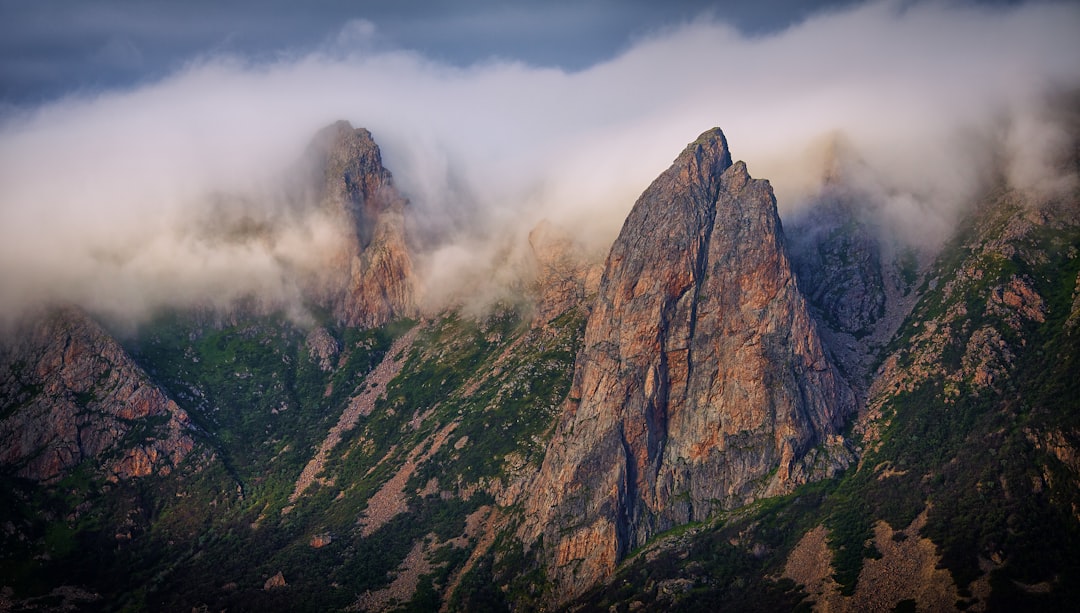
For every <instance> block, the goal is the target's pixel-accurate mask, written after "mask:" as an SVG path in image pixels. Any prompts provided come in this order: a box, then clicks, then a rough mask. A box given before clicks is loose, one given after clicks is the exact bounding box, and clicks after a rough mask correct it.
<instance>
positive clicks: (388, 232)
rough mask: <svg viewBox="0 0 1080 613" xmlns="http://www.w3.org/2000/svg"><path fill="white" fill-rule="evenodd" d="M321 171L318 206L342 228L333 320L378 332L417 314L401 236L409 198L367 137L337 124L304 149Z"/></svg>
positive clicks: (409, 264) (408, 258)
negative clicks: (323, 208)
mask: <svg viewBox="0 0 1080 613" xmlns="http://www.w3.org/2000/svg"><path fill="white" fill-rule="evenodd" d="M309 153H311V154H312V155H313V156H314V158H315V163H316V164H317V165H318V167H319V168H321V172H322V174H321V184H320V187H319V190H320V192H319V198H320V202H321V203H322V206H324V207H326V208H327V209H328V210H329V211H330V212H331V214H332V215H334V216H335V217H336V218H337V219H338V221H339V223H340V224H341V225H342V230H343V232H344V233H345V237H346V239H347V240H346V244H345V248H344V252H343V253H342V254H341V257H340V258H339V260H340V268H341V269H342V270H341V273H342V274H341V279H342V283H341V285H342V287H341V288H340V289H339V291H337V292H335V297H334V298H333V299H332V302H333V310H334V313H335V315H336V316H337V318H338V320H339V321H340V322H341V323H343V324H345V325H349V326H361V327H368V328H370V327H376V326H379V325H382V324H385V323H387V322H389V321H391V320H392V319H394V318H397V317H408V316H410V315H412V314H414V313H415V311H416V299H415V287H414V282H415V279H414V275H413V264H412V255H411V253H410V251H409V247H408V241H407V240H406V236H405V209H406V207H407V205H408V201H407V200H406V198H405V197H404V196H403V195H402V194H401V192H399V191H398V190H397V188H396V187H395V186H394V181H393V175H391V173H390V171H389V170H387V169H386V168H385V167H384V166H383V163H382V154H381V152H380V151H379V146H378V145H377V144H375V140H374V138H373V137H372V135H371V133H370V132H368V131H367V130H365V129H363V128H353V127H352V125H351V124H350V123H349V122H347V121H338V122H335V123H333V124H331V125H330V126H327V127H326V128H323V129H322V130H321V131H319V133H318V134H317V135H316V136H315V138H314V140H313V142H312V145H311V147H310V148H309Z"/></svg>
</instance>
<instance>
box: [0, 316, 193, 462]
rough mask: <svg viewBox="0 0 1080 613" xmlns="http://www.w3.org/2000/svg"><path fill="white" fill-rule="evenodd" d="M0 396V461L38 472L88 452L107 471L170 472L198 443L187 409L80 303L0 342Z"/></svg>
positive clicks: (80, 458) (79, 459) (70, 460)
mask: <svg viewBox="0 0 1080 613" xmlns="http://www.w3.org/2000/svg"><path fill="white" fill-rule="evenodd" d="M0 403H2V406H0V467H2V469H3V470H4V472H9V473H11V474H15V475H17V476H19V477H24V478H27V479H32V480H35V481H44V482H50V481H55V480H56V479H59V478H60V477H62V476H63V475H64V474H66V473H67V471H68V470H70V469H71V468H73V467H74V466H76V465H77V464H79V463H80V462H82V461H83V460H84V459H87V458H99V459H101V460H102V462H101V468H102V470H103V471H104V475H105V476H106V478H110V479H125V478H128V477H142V476H146V475H149V474H152V473H164V474H167V473H168V472H169V471H171V470H172V468H173V467H174V466H176V465H177V464H178V463H179V462H180V461H181V460H183V459H184V457H185V456H186V455H187V454H188V452H190V451H191V450H192V447H193V446H194V441H193V440H192V438H191V436H190V433H189V427H188V426H189V420H188V416H187V413H185V412H184V411H183V409H181V408H180V407H178V406H177V405H176V403H174V402H173V401H172V400H170V399H169V398H168V397H166V395H165V394H164V393H163V392H162V391H161V389H160V388H158V387H157V386H155V385H153V384H152V383H151V382H150V381H149V379H148V377H147V376H146V374H145V373H144V372H143V371H142V370H141V369H139V367H138V366H136V365H135V363H134V362H132V360H131V359H130V358H129V357H128V355H127V354H126V353H125V352H124V350H123V349H122V348H121V347H120V345H118V344H117V343H116V341H115V340H113V339H112V337H110V336H109V335H108V334H107V333H106V332H105V331H104V330H102V329H101V327H100V326H98V325H97V324H96V323H95V322H94V321H92V320H91V319H90V318H89V317H87V316H86V315H84V314H83V313H82V312H80V311H78V310H77V309H74V308H66V309H61V310H57V311H55V312H52V313H50V314H48V315H46V316H44V317H42V318H41V319H40V320H39V321H37V322H36V323H34V324H33V325H32V326H30V327H29V328H28V330H27V331H26V332H25V333H24V334H21V335H20V336H19V338H18V340H17V341H15V342H14V343H12V344H11V345H10V346H7V347H4V348H3V349H0ZM129 434H130V435H132V437H133V438H130V439H129V438H128V435H129Z"/></svg>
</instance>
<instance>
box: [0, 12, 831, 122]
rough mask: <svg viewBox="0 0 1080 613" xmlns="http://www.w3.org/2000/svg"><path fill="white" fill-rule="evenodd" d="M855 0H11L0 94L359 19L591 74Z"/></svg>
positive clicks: (482, 57) (34, 95)
mask: <svg viewBox="0 0 1080 613" xmlns="http://www.w3.org/2000/svg"><path fill="white" fill-rule="evenodd" d="M849 4H852V2H851V0H729V1H727V2H710V1H708V0H664V1H662V2H661V1H655V0H545V1H525V0H393V1H390V0H351V1H350V0H319V1H315V2H295V1H292V0H242V1H224V2H222V1H219V0H185V1H174V0H167V1H166V0H102V1H94V0H33V1H28V0H0V100H2V101H3V102H5V103H7V104H19V105H25V104H27V103H37V102H40V101H42V100H46V99H49V98H52V97H56V96H58V95H62V94H64V93H67V92H70V91H73V90H86V89H91V90H92V89H98V88H102V87H113V86H126V85H131V84H134V83H138V82H139V81H140V80H144V79H147V78H158V77H161V76H163V75H165V74H168V73H169V72H172V71H175V70H176V69H178V68H180V67H181V66H182V65H183V64H184V63H185V62H188V61H190V60H192V59H195V58H198V57H200V56H203V55H206V54H221V53H231V54H240V55H244V56H247V57H251V58H263V59H266V58H277V57H281V56H283V55H296V54H303V53H307V52H310V51H312V50H316V49H318V48H319V47H320V46H323V45H325V44H327V43H328V42H332V41H333V40H334V39H335V38H336V37H338V36H339V33H340V31H341V28H342V26H343V25H345V24H346V23H348V22H350V21H356V22H357V23H367V24H370V25H371V26H372V27H373V28H374V30H375V31H376V32H377V33H378V36H377V37H376V40H375V41H374V44H375V45H377V46H378V47H379V48H380V49H381V50H388V49H409V50H414V51H417V52H419V53H421V54H423V55H424V56H425V57H428V58H430V59H432V60H435V61H439V62H442V63H448V64H453V65H458V66H466V65H470V64H473V63H476V62H484V61H490V60H492V59H502V60H507V59H509V60H519V61H522V62H526V63H529V64H533V65H540V66H553V67H559V68H563V69H567V70H579V69H582V68H585V67H587V66H589V65H591V64H594V63H596V62H598V61H601V60H606V59H610V58H611V57H613V56H614V55H615V54H617V53H618V52H620V51H622V50H624V49H625V48H627V47H628V46H630V45H631V44H632V43H633V42H634V41H635V40H637V39H639V38H641V37H643V36H647V35H650V34H653V33H655V32H657V31H661V30H663V29H664V28H670V27H673V26H678V25H680V24H683V23H685V22H687V21H690V20H693V19H696V18H700V17H704V16H711V17H714V18H717V19H720V20H722V21H724V22H726V23H729V24H731V25H733V26H735V27H737V28H738V29H739V30H741V31H743V32H745V33H748V34H762V33H767V32H771V31H776V30H778V29H781V28H784V27H787V26H789V25H791V24H792V23H795V22H797V21H799V20H801V19H804V18H805V17H807V16H808V15H810V14H812V13H815V12H820V11H822V10H827V9H829V8H837V7H842V6H845V5H849Z"/></svg>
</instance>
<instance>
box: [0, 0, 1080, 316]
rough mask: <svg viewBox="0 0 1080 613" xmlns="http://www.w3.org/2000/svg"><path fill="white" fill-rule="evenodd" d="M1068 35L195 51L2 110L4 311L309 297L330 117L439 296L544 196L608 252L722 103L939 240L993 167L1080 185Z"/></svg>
mask: <svg viewBox="0 0 1080 613" xmlns="http://www.w3.org/2000/svg"><path fill="white" fill-rule="evenodd" d="M1078 33H1080V6H1078V5H1076V4H1075V3H1025V4H1021V5H1017V6H1012V7H992V8H991V7H986V6H976V5H968V4H963V3H945V2H916V3H911V2H875V3H870V4H865V5H861V6H858V7H854V8H849V9H845V10H841V11H835V12H829V13H823V14H818V15H816V16H813V17H811V18H809V19H807V20H805V21H802V22H801V23H798V24H796V25H794V26H792V27H790V28H788V29H786V30H783V31H780V32H776V33H772V34H768V35H763V36H746V35H743V34H740V33H739V32H738V31H737V30H735V29H734V28H733V27H731V26H729V25H727V24H725V23H723V22H721V21H719V20H717V19H716V18H715V17H713V16H710V15H707V14H706V15H702V16H701V17H699V18H698V19H696V20H693V21H690V22H687V23H685V24H682V25H680V26H678V27H673V28H668V29H664V30H662V31H656V32H653V33H651V34H650V35H649V36H647V37H644V38H641V39H638V40H635V41H632V42H631V43H630V44H629V45H628V46H627V47H626V48H625V50H624V51H622V52H621V53H619V54H618V55H616V56H615V57H613V58H612V59H610V60H608V61H605V62H602V63H599V64H596V65H593V66H591V67H588V68H585V69H583V70H578V71H565V70H561V69H556V68H545V67H537V66H530V65H526V64H523V63H520V62H514V61H505V60H490V61H487V62H482V63H478V64H475V65H472V66H469V67H466V68H461V67H453V66H449V65H446V64H442V63H440V62H438V61H435V60H433V59H430V58H426V57H424V56H422V55H420V54H418V53H415V52H411V51H409V50H407V49H389V50H388V49H386V48H385V45H383V44H381V42H380V40H379V32H378V31H377V28H375V27H374V26H373V25H372V24H370V23H367V22H353V23H349V24H346V25H345V26H343V28H342V30H341V32H340V33H337V34H335V35H334V36H331V37H329V38H328V39H327V40H326V41H325V42H324V43H323V44H321V45H320V46H319V47H318V48H317V49H314V50H311V51H308V52H304V53H297V52H292V53H285V52H283V54H282V55H279V56H277V57H276V58H275V59H273V60H252V59H250V58H245V57H240V56H233V55H214V54H210V55H205V56H202V57H200V58H198V59H197V60H195V61H192V62H190V63H189V64H187V65H186V66H184V67H183V68H182V69H181V70H179V71H176V72H174V73H172V74H170V75H169V76H167V77H165V78H163V79H160V80H157V81H153V82H149V83H143V84H140V85H137V86H133V87H129V88H126V89H118V90H109V91H97V92H85V91H83V92H76V93H73V94H70V95H69V96H67V97H65V98H62V99H59V100H56V101H53V102H51V103H48V104H46V105H42V106H40V107H37V108H32V109H25V108H24V109H20V110H10V111H7V112H6V114H5V115H4V116H3V117H2V119H0V314H2V315H3V317H4V318H14V317H17V316H19V315H20V314H22V313H25V312H26V311H27V310H29V309H35V308H38V307H39V306H40V305H42V304H45V303H55V302H73V303H77V304H80V305H83V306H85V307H86V308H88V309H90V310H91V311H94V312H97V313H102V314H105V315H107V316H110V317H114V318H121V319H125V318H126V319H129V320H133V321H137V320H139V319H141V318H143V317H145V316H146V315H147V314H149V313H152V312H153V311H154V310H155V309H158V308H161V307H166V306H195V305H207V304H208V305H211V306H227V305H229V304H231V303H233V302H234V301H236V300H238V299H241V298H243V297H245V296H250V295H255V296H258V297H259V298H260V299H262V300H265V301H267V302H268V303H270V304H279V305H283V306H285V307H288V308H293V309H299V308H300V307H298V306H297V305H298V304H299V289H298V279H300V278H302V277H305V276H310V275H312V274H318V273H319V272H320V271H321V270H323V268H324V267H325V266H326V265H327V263H328V261H329V258H330V257H331V256H332V254H333V253H334V251H335V249H336V246H337V242H336V241H337V240H338V239H339V238H340V237H339V236H338V231H337V229H336V228H334V227H333V226H332V224H331V223H330V222H329V221H328V220H327V219H325V218H323V217H322V216H321V214H320V212H319V209H318V207H317V206H315V203H312V202H304V201H299V200H297V198H296V197H294V196H293V195H291V194H293V193H295V192H294V191H291V190H290V187H289V185H287V184H286V183H285V182H284V181H283V180H282V177H285V176H289V169H290V168H292V167H293V166H294V165H295V164H296V163H297V160H298V159H299V157H300V156H301V155H302V153H303V151H304V149H305V147H306V146H307V144H308V142H309V141H310V139H311V138H312V136H313V135H314V134H315V132H316V131H317V130H318V129H320V128H322V127H323V126H325V125H327V124H329V123H331V122H332V121H334V120H337V119H347V120H349V121H351V122H352V124H353V125H354V126H357V127H361V126H362V127H366V128H368V129H369V130H371V132H372V134H373V136H374V137H375V139H376V141H377V142H378V143H379V145H380V147H381V148H382V152H383V160H384V163H385V165H386V166H387V167H388V168H389V169H390V170H391V172H393V174H394V177H395V181H396V183H397V185H398V187H399V188H400V189H401V190H402V192H403V193H405V195H406V196H407V197H408V198H409V200H410V215H411V218H410V228H411V229H412V230H413V232H414V242H415V243H416V244H417V246H418V247H419V249H420V253H419V256H418V259H419V270H420V272H421V274H422V276H423V279H422V281H423V282H424V283H425V284H426V285H427V286H428V288H429V291H428V292H427V295H428V296H429V297H430V296H435V297H437V298H438V300H449V299H450V296H452V295H453V294H454V292H453V289H452V288H454V287H456V286H458V285H460V284H461V283H466V282H467V283H472V284H476V283H484V282H486V283H489V284H490V283H492V279H495V280H497V283H499V284H502V285H506V284H507V283H509V281H507V279H510V278H512V277H513V275H512V274H509V273H506V271H505V268H506V266H508V264H506V262H516V261H519V260H521V257H519V255H520V253H521V250H522V248H523V247H522V246H523V245H525V244H526V242H525V237H526V235H527V233H528V231H529V230H530V229H531V228H532V227H534V226H535V225H536V224H537V223H539V222H540V221H541V220H543V219H548V220H550V221H552V222H553V223H555V224H557V225H560V226H562V227H565V228H567V229H568V232H570V233H571V234H572V235H573V237H574V238H576V239H577V240H579V241H581V242H582V243H584V244H585V245H587V246H588V247H589V248H590V249H592V250H593V251H594V252H596V253H603V252H604V250H605V249H606V247H607V246H608V245H609V244H610V242H611V241H612V240H613V239H614V237H615V235H616V234H617V232H618V229H619V227H620V226H621V224H622V221H623V218H624V217H625V215H626V213H627V212H628V211H629V209H630V207H631V206H632V205H633V203H634V201H635V199H636V198H637V196H638V195H639V194H640V193H641V191H642V190H643V189H645V187H647V186H648V184H649V182H650V181H651V180H652V179H653V178H655V177H656V175H658V174H659V173H660V172H662V171H663V170H664V169H665V168H667V167H668V165H670V163H671V161H672V160H673V159H674V158H675V156H676V155H677V154H678V153H679V152H680V151H681V150H682V149H683V147H684V146H685V145H686V143H688V142H690V141H692V140H693V139H694V138H696V137H697V135H698V134H700V133H701V132H703V131H705V130H706V129H708V128H711V127H713V126H719V127H720V128H722V129H723V130H724V132H725V134H726V135H727V138H728V142H729V144H730V146H731V149H732V154H733V157H734V158H735V159H741V160H745V161H746V162H747V164H748V168H749V170H750V173H751V174H752V175H753V176H755V177H758V178H766V179H769V180H770V182H771V183H772V185H773V187H774V188H775V191H776V195H777V200H778V206H779V208H780V211H781V215H782V216H785V217H786V216H789V215H792V214H794V213H796V212H797V211H799V210H800V208H801V207H803V206H805V205H806V204H807V203H809V202H813V200H814V198H815V197H816V196H817V194H818V193H819V192H820V191H821V189H822V186H823V182H824V181H825V178H826V176H828V175H829V174H830V173H835V171H836V169H837V168H842V169H843V173H842V174H843V178H844V180H845V181H849V182H851V183H852V184H853V185H855V186H857V187H858V190H859V193H860V194H865V197H866V200H867V206H868V207H869V206H872V207H873V208H874V210H875V211H876V213H875V214H877V215H879V216H880V218H881V219H882V220H883V221H884V222H885V223H886V224H887V225H888V227H889V228H890V229H891V231H893V232H895V233H896V234H897V235H898V236H899V237H901V238H902V239H903V240H908V241H910V242H913V243H918V242H922V243H926V244H932V243H934V242H936V241H940V240H942V239H943V238H944V237H946V236H947V235H948V233H949V232H950V231H951V229H952V228H953V226H954V224H955V223H956V222H957V220H958V219H959V215H960V214H961V213H962V212H963V211H964V210H965V207H968V206H970V205H971V203H972V202H973V200H974V199H975V198H977V196H978V195H979V194H980V193H981V191H982V190H984V189H986V188H987V186H988V185H989V183H990V182H991V181H993V180H995V179H997V178H998V177H1004V178H1005V179H1006V180H1007V181H1009V182H1010V184H1011V185H1012V186H1014V187H1016V188H1018V189H1024V190H1032V191H1036V192H1046V191H1047V190H1049V191H1053V190H1061V189H1072V188H1074V187H1075V185H1076V177H1075V176H1073V175H1072V174H1070V171H1071V170H1074V169H1068V168H1064V167H1062V165H1061V163H1060V160H1061V159H1062V158H1063V156H1065V155H1066V154H1067V152H1068V151H1069V150H1070V147H1072V142H1071V141H1070V140H1069V139H1070V138H1071V135H1070V134H1069V133H1067V132H1066V131H1065V130H1064V128H1063V127H1062V126H1061V121H1062V119H1061V113H1060V112H1059V109H1058V108H1056V107H1055V106H1053V104H1051V101H1052V100H1054V99H1055V97H1057V98H1056V99H1060V97H1061V94H1062V93H1063V92H1065V93H1068V92H1073V91H1076V90H1077V89H1078V88H1080V62H1077V58H1080V36H1077V34H1078ZM837 143H841V145H842V146H837ZM838 156H839V157H840V159H838ZM301 200H302V199H301ZM507 254H515V255H514V257H507ZM492 271H495V272H494V273H493V272H492ZM487 289H488V290H491V288H487Z"/></svg>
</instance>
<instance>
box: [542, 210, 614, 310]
mask: <svg viewBox="0 0 1080 613" xmlns="http://www.w3.org/2000/svg"><path fill="white" fill-rule="evenodd" d="M529 247H530V248H531V249H532V255H533V258H534V259H535V264H536V271H537V275H536V282H535V284H534V286H535V287H534V288H533V293H534V294H536V296H537V299H536V303H537V304H536V308H537V313H536V318H537V320H538V321H541V322H547V321H550V320H551V319H552V318H554V317H557V316H559V315H561V314H563V313H565V312H566V311H568V310H570V309H571V308H573V307H575V306H577V305H579V304H582V303H583V302H585V300H586V297H587V296H590V295H593V294H595V293H596V290H597V288H598V286H599V285H600V273H601V270H600V266H599V261H598V259H597V261H594V260H593V259H591V258H590V257H589V253H588V250H587V249H586V248H585V247H584V246H583V245H581V244H580V243H579V242H577V241H575V240H574V239H573V238H571V237H570V236H569V235H568V233H566V232H565V231H563V230H562V229H561V228H559V227H558V226H556V225H555V224H553V223H551V222H549V221H547V220H545V221H542V222H540V223H539V224H537V225H536V227H535V228H533V229H532V231H531V232H529Z"/></svg>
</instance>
